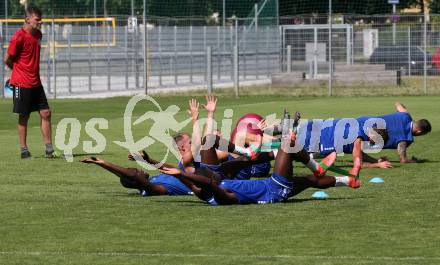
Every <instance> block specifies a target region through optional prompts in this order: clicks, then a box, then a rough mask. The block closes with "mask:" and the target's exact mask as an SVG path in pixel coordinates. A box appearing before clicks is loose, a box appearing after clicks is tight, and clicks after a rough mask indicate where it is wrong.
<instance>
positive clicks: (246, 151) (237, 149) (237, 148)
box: [232, 145, 251, 157]
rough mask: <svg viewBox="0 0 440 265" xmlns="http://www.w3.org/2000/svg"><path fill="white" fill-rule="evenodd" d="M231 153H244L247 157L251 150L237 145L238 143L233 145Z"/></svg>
mask: <svg viewBox="0 0 440 265" xmlns="http://www.w3.org/2000/svg"><path fill="white" fill-rule="evenodd" d="M232 153H234V154H238V155H245V156H248V157H250V156H251V152H250V151H249V149H247V148H244V147H241V146H238V145H236V146H235V147H234V151H232Z"/></svg>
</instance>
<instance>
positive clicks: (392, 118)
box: [377, 112, 414, 149]
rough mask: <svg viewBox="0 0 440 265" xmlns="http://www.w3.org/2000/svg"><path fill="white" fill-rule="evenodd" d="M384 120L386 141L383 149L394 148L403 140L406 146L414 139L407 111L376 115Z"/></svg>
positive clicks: (410, 119)
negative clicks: (386, 133)
mask: <svg viewBox="0 0 440 265" xmlns="http://www.w3.org/2000/svg"><path fill="white" fill-rule="evenodd" d="M377 117H379V118H382V119H384V120H385V122H386V129H387V132H388V138H389V139H388V141H387V142H386V143H385V146H384V149H396V148H397V145H398V144H399V143H400V142H402V141H405V142H407V143H408V146H409V145H410V144H411V143H412V142H413V141H414V136H413V134H412V118H411V115H409V113H407V112H394V113H391V114H387V115H382V116H377Z"/></svg>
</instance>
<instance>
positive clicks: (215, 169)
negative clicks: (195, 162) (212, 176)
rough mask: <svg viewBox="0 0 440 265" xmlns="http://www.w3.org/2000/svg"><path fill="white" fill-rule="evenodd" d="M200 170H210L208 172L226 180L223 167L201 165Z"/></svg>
mask: <svg viewBox="0 0 440 265" xmlns="http://www.w3.org/2000/svg"><path fill="white" fill-rule="evenodd" d="M200 168H202V169H208V170H210V171H212V172H214V173H216V174H218V175H219V176H220V177H221V179H225V178H226V176H225V174H224V172H223V169H222V166H221V165H210V164H205V163H200Z"/></svg>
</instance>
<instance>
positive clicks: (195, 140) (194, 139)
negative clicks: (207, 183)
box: [182, 99, 202, 165]
mask: <svg viewBox="0 0 440 265" xmlns="http://www.w3.org/2000/svg"><path fill="white" fill-rule="evenodd" d="M188 103H189V109H188V114H189V115H190V117H191V122H192V125H193V129H192V134H191V152H192V156H191V157H189V156H188V159H187V158H186V157H182V159H183V163H184V165H185V162H187V160H188V161H189V162H190V163H191V164H192V162H193V159H195V158H196V157H197V156H199V154H200V147H201V146H202V135H201V132H200V123H199V102H197V100H195V99H190V100H189V102H188Z"/></svg>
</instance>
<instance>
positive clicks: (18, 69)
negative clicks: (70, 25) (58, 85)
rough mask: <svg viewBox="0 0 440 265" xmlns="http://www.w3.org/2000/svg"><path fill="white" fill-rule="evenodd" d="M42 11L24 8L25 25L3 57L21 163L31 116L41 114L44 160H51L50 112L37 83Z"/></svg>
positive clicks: (24, 154) (26, 154)
mask: <svg viewBox="0 0 440 265" xmlns="http://www.w3.org/2000/svg"><path fill="white" fill-rule="evenodd" d="M41 24H42V20H41V11H40V10H39V9H38V8H37V7H35V6H29V7H27V8H26V17H25V22H24V25H23V27H22V28H21V29H19V30H17V32H15V34H14V36H12V39H11V42H10V44H9V48H8V52H7V53H6V56H5V61H4V62H5V64H6V65H7V66H8V67H9V68H10V69H11V70H12V73H11V77H10V81H9V82H10V86H11V87H12V88H13V91H14V93H13V103H14V107H13V112H14V113H17V114H18V115H19V116H18V125H17V129H18V138H19V141H20V151H21V158H22V159H31V158H32V157H31V153H30V152H29V150H28V146H27V144H26V136H27V124H28V120H29V116H30V114H31V112H33V111H38V112H39V114H40V118H41V122H40V126H41V132H42V134H43V141H44V143H45V145H46V154H45V156H46V157H47V158H52V157H53V152H54V149H53V146H52V136H51V134H52V128H51V111H50V108H49V104H48V103H47V99H46V94H45V93H44V89H43V86H42V84H41V80H40V49H41V43H40V42H41V37H42V33H41V30H40V29H41Z"/></svg>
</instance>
